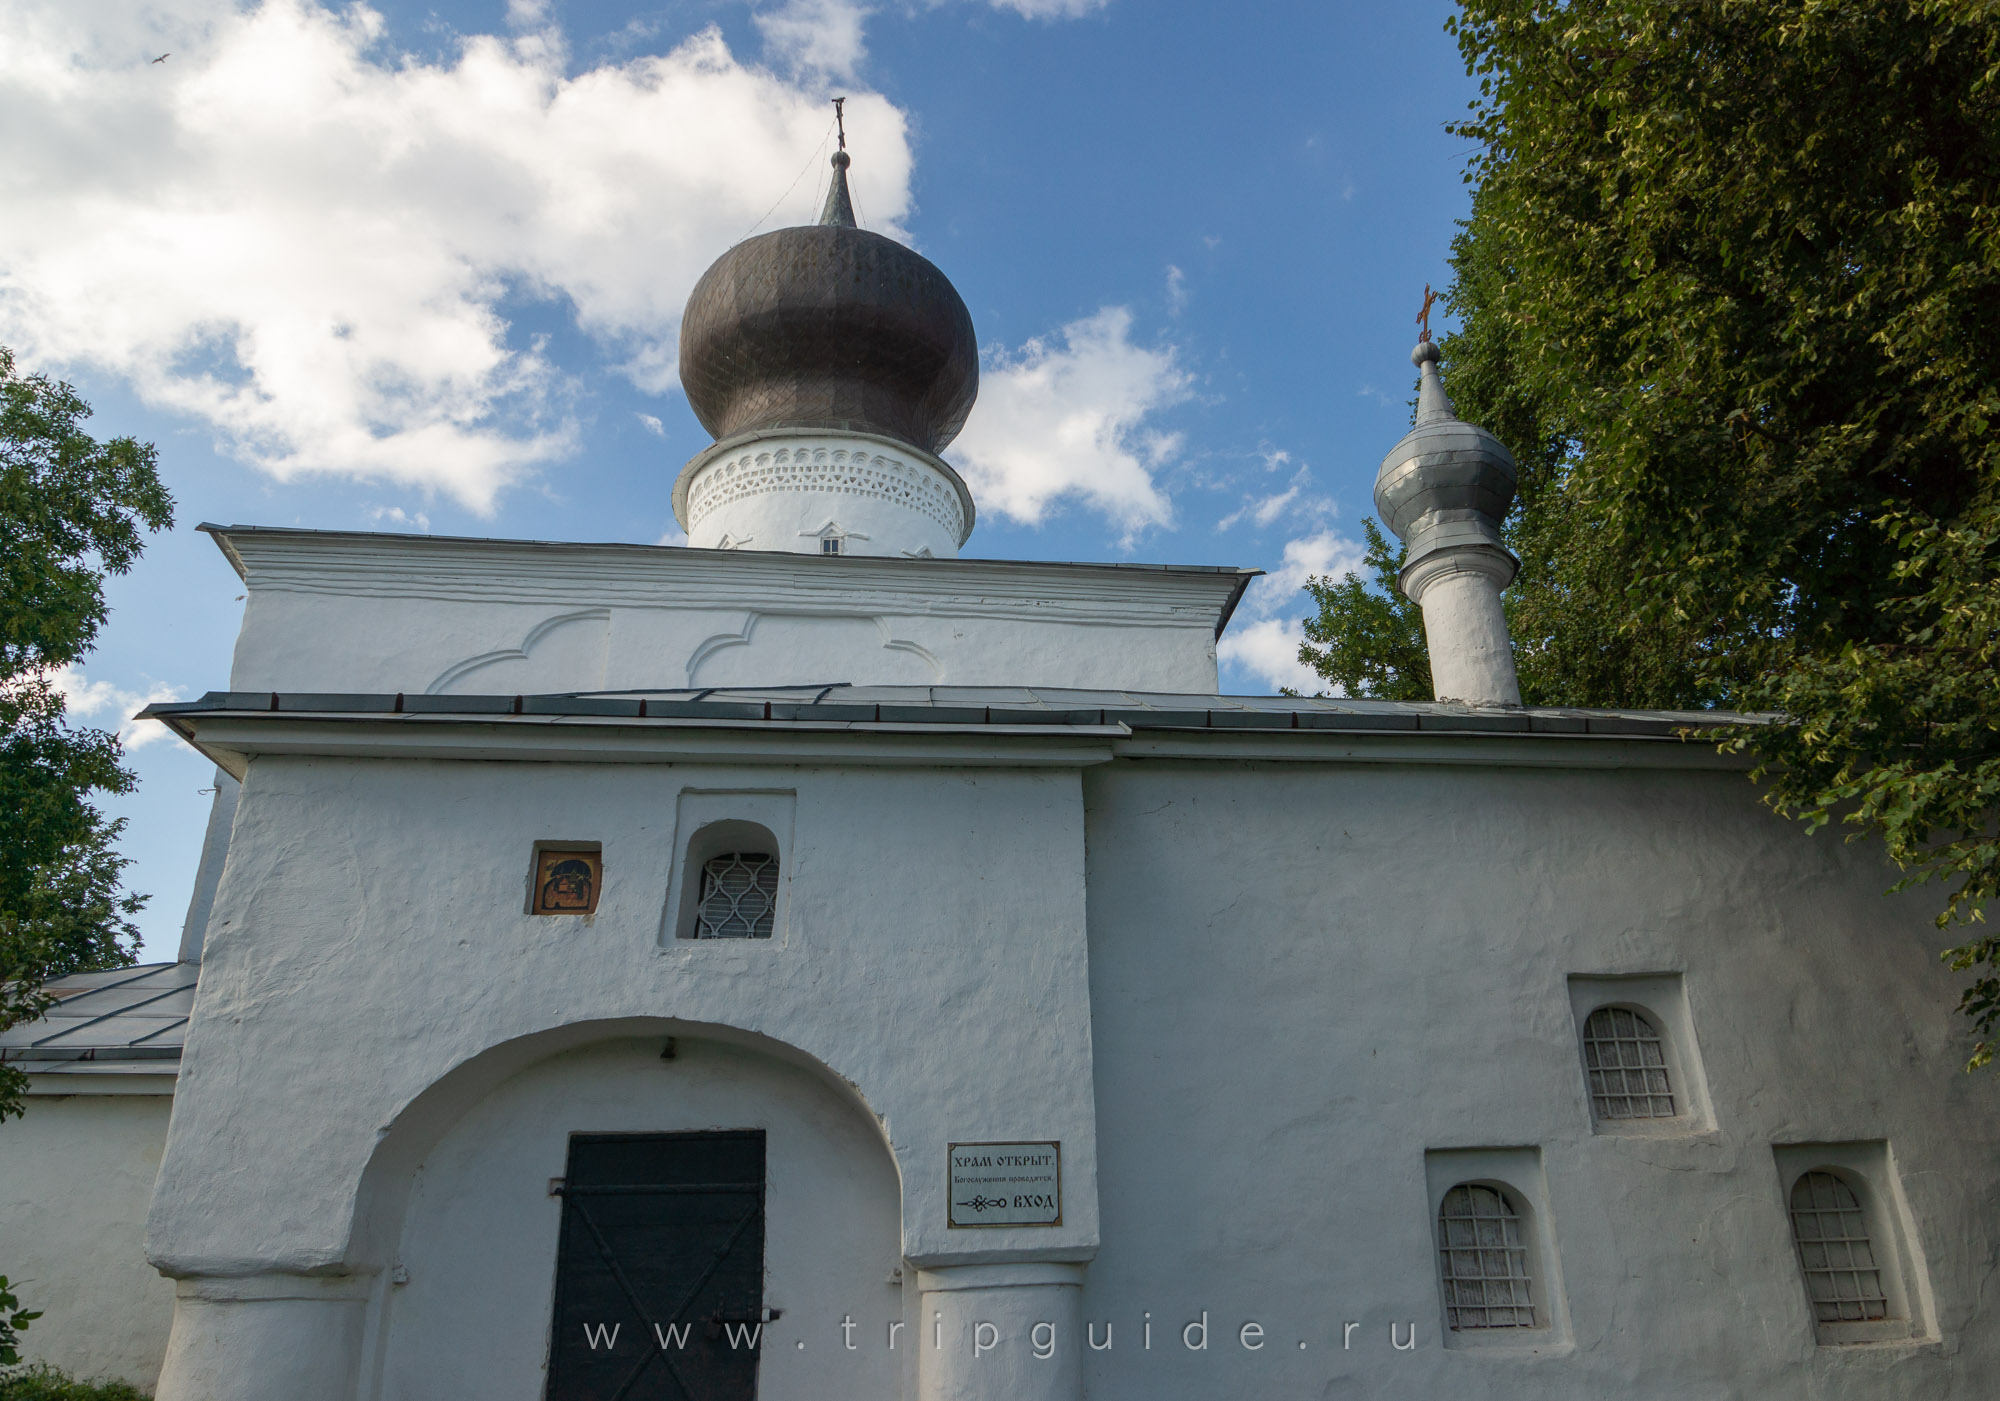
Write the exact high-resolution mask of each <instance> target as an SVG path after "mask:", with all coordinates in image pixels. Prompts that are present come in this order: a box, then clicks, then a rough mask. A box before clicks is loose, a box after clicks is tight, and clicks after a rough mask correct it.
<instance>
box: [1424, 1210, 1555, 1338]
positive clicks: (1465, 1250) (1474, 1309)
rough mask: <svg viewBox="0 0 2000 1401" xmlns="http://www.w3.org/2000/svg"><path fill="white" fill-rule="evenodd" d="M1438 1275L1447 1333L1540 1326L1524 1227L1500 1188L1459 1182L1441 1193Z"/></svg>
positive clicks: (1525, 1228) (1526, 1234) (1518, 1212)
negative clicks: (1442, 1195)
mask: <svg viewBox="0 0 2000 1401" xmlns="http://www.w3.org/2000/svg"><path fill="white" fill-rule="evenodd" d="M1438 1272H1439V1275H1440V1277H1441V1279H1442V1281H1443V1284H1444V1307H1445V1322H1446V1323H1447V1324H1448V1325H1449V1326H1450V1327H1451V1328H1452V1329H1454V1330H1463V1329H1473V1328H1534V1327H1537V1326H1539V1325H1538V1324H1537V1322H1536V1318H1535V1299H1534V1282H1533V1280H1532V1279H1531V1278H1530V1270H1529V1251H1528V1231H1527V1226H1526V1224H1525V1223H1524V1222H1523V1221H1522V1219H1521V1213H1520V1211H1519V1210H1517V1209H1516V1207H1515V1205H1514V1202H1513V1200H1512V1199H1511V1198H1510V1197H1509V1196H1508V1195H1507V1193H1506V1192H1505V1191H1504V1190H1502V1189H1501V1188H1499V1187H1490V1186H1484V1185H1482V1184H1480V1183H1476V1182H1462V1183H1460V1184H1459V1185H1458V1186H1456V1187H1453V1188H1452V1189H1451V1190H1450V1191H1448V1192H1446V1193H1445V1194H1444V1201H1443V1203H1442V1205H1440V1206H1439V1208H1438Z"/></svg>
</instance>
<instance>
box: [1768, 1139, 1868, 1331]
mask: <svg viewBox="0 0 2000 1401" xmlns="http://www.w3.org/2000/svg"><path fill="white" fill-rule="evenodd" d="M1792 1239H1793V1241H1795V1242H1796V1243H1797V1245H1798V1250H1799V1269H1800V1271H1801V1273H1803V1274H1804V1276H1805V1281H1806V1294H1807V1296H1808V1297H1809V1298H1810V1299H1811V1300H1812V1307H1813V1318H1814V1321H1815V1322H1817V1323H1820V1324H1828V1323H1872V1322H1875V1321H1877V1320H1879V1319H1886V1318H1888V1317H1889V1297H1888V1291H1887V1290H1886V1289H1885V1288H1884V1280H1883V1273H1882V1267H1881V1265H1880V1264H1878V1263H1877V1261H1876V1258H1875V1243H1874V1242H1873V1241H1872V1240H1870V1239H1869V1236H1868V1217H1867V1213H1866V1212H1864V1211H1863V1210H1862V1206H1861V1199H1860V1198H1859V1197H1858V1196H1857V1195H1855V1191H1854V1189H1853V1188H1852V1187H1850V1186H1849V1185H1848V1184H1847V1183H1846V1182H1844V1181H1843V1180H1841V1179H1840V1178H1839V1177H1837V1176H1835V1175H1834V1174H1833V1173H1830V1172H1823V1171H1816V1172H1808V1173H1805V1174H1803V1175H1802V1176H1800V1178H1799V1180H1798V1181H1797V1182H1795V1183H1793V1184H1792Z"/></svg>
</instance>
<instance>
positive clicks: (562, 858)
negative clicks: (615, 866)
mask: <svg viewBox="0 0 2000 1401" xmlns="http://www.w3.org/2000/svg"><path fill="white" fill-rule="evenodd" d="M603 875H604V858H603V855H602V854H601V853H599V852H597V851H594V850H593V851H576V850H569V851H548V850H537V851H536V852H535V898H534V902H533V904H532V905H531V906H530V911H531V913H534V914H538V915H587V914H591V913H593V912H594V911H595V910H596V909H597V887H598V885H599V883H600V882H601V880H602V878H603Z"/></svg>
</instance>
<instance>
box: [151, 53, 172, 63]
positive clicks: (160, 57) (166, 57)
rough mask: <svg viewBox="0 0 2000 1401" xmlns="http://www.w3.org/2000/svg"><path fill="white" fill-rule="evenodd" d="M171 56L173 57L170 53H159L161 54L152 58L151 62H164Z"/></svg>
mask: <svg viewBox="0 0 2000 1401" xmlns="http://www.w3.org/2000/svg"><path fill="white" fill-rule="evenodd" d="M172 57H173V55H172V54H161V55H160V56H159V57H158V58H156V59H154V60H153V62H155V63H165V62H166V61H167V60H168V59H170V58H172Z"/></svg>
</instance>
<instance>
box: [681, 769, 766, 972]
mask: <svg viewBox="0 0 2000 1401" xmlns="http://www.w3.org/2000/svg"><path fill="white" fill-rule="evenodd" d="M702 796H703V797H707V796H709V795H705V794H704V795H702ZM727 796H728V797H729V798H730V799H731V800H732V802H746V803H747V802H748V801H750V799H752V798H755V797H758V796H763V795H754V794H753V795H749V796H748V797H738V796H737V795H734V794H731V795H727ZM718 805H719V804H718ZM774 815H775V814H774ZM783 865H784V847H783V845H782V844H781V843H780V841H779V840H778V836H777V834H776V833H775V832H774V831H773V830H772V829H771V827H770V826H767V825H765V824H764V823H762V822H755V821H750V820H747V819H744V818H737V817H729V818H723V819H720V820H717V821H710V822H704V823H701V824H700V825H699V826H698V827H696V828H695V829H694V831H693V832H692V833H691V834H690V835H689V837H688V838H687V845H686V846H685V847H683V848H682V854H681V858H680V861H679V863H678V868H677V873H676V874H675V876H674V879H673V885H672V894H671V897H670V898H671V899H672V900H673V901H674V902H675V907H674V909H673V918H672V922H671V927H672V929H673V932H674V937H676V938H680V939H772V940H775V941H777V942H780V943H782V942H783V941H784V939H785V937H786V936H785V888H786V882H785V878H784V872H783Z"/></svg>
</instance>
